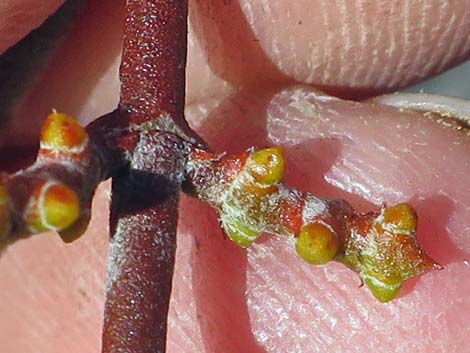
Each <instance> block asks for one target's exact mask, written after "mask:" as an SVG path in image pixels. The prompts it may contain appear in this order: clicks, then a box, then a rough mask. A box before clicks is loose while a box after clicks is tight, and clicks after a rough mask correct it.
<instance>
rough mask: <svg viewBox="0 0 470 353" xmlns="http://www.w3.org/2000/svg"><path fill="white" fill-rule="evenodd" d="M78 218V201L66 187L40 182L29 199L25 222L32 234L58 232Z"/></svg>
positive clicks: (73, 193)
mask: <svg viewBox="0 0 470 353" xmlns="http://www.w3.org/2000/svg"><path fill="white" fill-rule="evenodd" d="M79 216H80V200H79V199H78V196H77V194H76V193H75V191H73V190H72V189H70V188H69V187H68V186H66V185H63V184H59V183H53V182H41V183H39V184H38V185H37V187H36V189H35V190H34V192H33V195H32V197H31V199H30V206H29V209H28V210H27V215H26V222H27V224H28V228H29V229H30V231H32V232H33V233H39V232H42V231H48V230H54V231H59V230H62V229H65V228H67V227H69V226H71V225H72V224H73V223H74V222H75V221H76V220H77V219H78V218H79Z"/></svg>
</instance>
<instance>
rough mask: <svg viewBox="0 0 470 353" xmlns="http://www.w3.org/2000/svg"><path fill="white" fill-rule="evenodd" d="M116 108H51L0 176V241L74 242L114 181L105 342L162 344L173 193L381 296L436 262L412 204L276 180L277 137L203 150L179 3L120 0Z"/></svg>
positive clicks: (136, 349) (245, 242) (154, 347)
mask: <svg viewBox="0 0 470 353" xmlns="http://www.w3.org/2000/svg"><path fill="white" fill-rule="evenodd" d="M126 9H127V17H126V24H125V38H124V50H123V55H122V64H121V69H120V78H121V83H122V87H121V99H120V103H119V106H118V107H117V109H116V110H115V111H114V112H111V113H109V114H107V115H105V116H103V117H101V118H99V119H97V120H95V121H94V122H93V123H91V124H90V125H88V126H87V127H86V129H84V128H82V127H80V126H79V125H78V124H77V123H76V122H75V121H74V120H73V119H72V118H71V117H69V116H67V115H65V114H61V113H57V112H53V113H52V114H51V115H50V116H49V118H48V119H47V121H46V124H45V126H44V128H43V131H42V134H41V149H40V151H39V154H38V158H37V160H36V162H35V163H34V164H33V165H32V166H31V167H29V168H28V169H26V170H24V171H20V172H18V173H16V174H14V175H3V176H2V177H1V180H0V245H6V244H9V243H12V242H13V241H15V240H16V239H19V238H24V237H27V236H30V235H32V234H35V233H40V232H43V231H47V230H54V231H57V232H59V234H60V235H61V237H62V238H63V239H64V241H66V242H69V241H73V240H74V239H76V238H77V237H79V236H80V235H81V234H82V233H83V231H84V230H85V228H86V225H87V223H88V220H89V216H90V209H89V207H90V202H91V197H92V194H93V192H94V190H95V188H96V186H97V184H98V183H99V182H100V181H101V180H105V179H107V178H109V177H112V178H113V183H112V200H111V219H110V225H111V227H110V229H111V243H110V257H109V271H108V283H107V291H106V303H105V313H104V327H103V346H102V352H103V353H111V352H113V353H114V352H126V353H156V352H165V350H166V348H165V346H166V327H167V314H168V305H169V298H170V293H171V282H172V275H173V265H174V260H175V247H176V225H177V215H178V197H179V194H180V192H181V191H182V190H183V191H185V192H187V193H188V194H190V195H192V196H194V197H197V198H198V199H200V200H202V201H204V202H207V203H209V204H210V205H211V206H213V207H215V208H216V209H217V210H218V211H219V212H220V220H221V225H222V227H223V228H224V230H225V232H226V233H227V235H228V237H229V238H230V239H231V240H233V241H234V242H236V243H237V244H239V245H240V246H242V247H247V246H249V245H250V244H251V243H252V242H253V241H255V240H256V238H257V237H258V236H259V235H260V234H261V233H262V232H270V233H272V234H277V235H281V236H290V237H291V239H292V244H293V246H294V247H295V250H296V251H297V253H298V254H299V256H300V257H301V258H303V259H304V260H306V261H308V262H310V263H312V264H315V265H320V264H324V263H326V262H328V261H330V260H336V261H340V262H342V263H344V264H345V265H346V266H348V267H350V268H351V269H352V270H354V271H356V272H358V274H359V276H360V277H361V279H362V280H363V281H364V283H365V284H366V285H367V286H368V287H369V288H370V289H371V291H372V293H373V294H374V295H375V296H376V297H377V298H378V299H379V300H381V301H388V300H391V299H393V298H394V297H395V296H396V295H397V293H398V291H399V289H400V287H401V285H402V283H403V281H404V280H406V279H408V278H410V277H412V276H414V275H416V274H419V273H421V272H423V271H426V270H428V269H432V268H440V266H439V265H438V264H436V263H435V262H434V261H433V260H432V259H430V258H429V257H428V256H427V255H426V254H425V253H424V251H423V250H422V249H421V247H420V245H419V244H418V242H417V240H416V237H415V233H416V227H417V215H416V213H415V212H414V210H413V209H412V208H411V206H409V205H407V204H399V205H395V206H392V207H388V208H387V207H385V206H382V207H381V208H378V209H377V210H374V211H371V212H368V213H365V214H362V213H358V212H356V211H355V210H354V209H353V208H352V207H351V206H350V205H349V204H348V203H347V202H346V201H343V200H326V199H321V198H319V197H317V196H315V195H312V194H310V193H306V192H301V191H298V190H296V189H294V188H291V187H289V186H288V185H286V184H284V183H283V175H284V169H285V161H284V157H283V152H282V148H281V147H270V148H265V149H257V150H255V149H250V150H248V151H245V152H242V153H239V154H225V153H224V154H218V155H217V154H213V153H211V152H209V151H208V148H207V147H206V146H205V145H204V143H203V142H201V140H200V139H199V138H198V137H197V135H196V134H195V133H194V132H193V131H191V129H190V128H189V126H188V124H187V123H186V121H185V119H184V90H185V63H186V49H187V42H186V40H187V39H186V31H187V24H186V20H187V13H188V9H187V1H186V0H181V1H178V0H146V1H144V0H140V1H138V0H128V1H127V5H126Z"/></svg>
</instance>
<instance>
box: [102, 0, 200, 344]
mask: <svg viewBox="0 0 470 353" xmlns="http://www.w3.org/2000/svg"><path fill="white" fill-rule="evenodd" d="M187 6H188V5H187V1H186V0H147V1H144V0H128V1H127V5H126V9H127V17H126V23H125V38H124V49H123V56H122V63H121V68H120V78H121V83H122V86H121V99H120V104H119V109H118V111H117V112H115V113H114V114H112V115H110V116H108V117H107V119H106V121H105V124H104V125H105V130H107V132H106V142H105V143H106V144H107V145H108V147H109V148H110V149H111V150H114V149H116V148H117V150H118V151H121V157H123V158H124V159H126V160H127V162H128V166H127V167H126V168H124V169H123V170H122V172H121V173H120V174H119V175H117V176H116V175H114V177H113V187H112V195H113V197H112V205H111V234H112V239H111V244H110V257H109V274H108V286H107V297H106V304H105V320H104V328H103V348H102V352H103V353H121V352H122V353H124V352H125V353H157V352H158V353H162V352H165V350H166V348H165V346H166V326H167V314H168V305H169V299H170V293H171V282H172V275H173V264H174V255H175V247H176V224H177V214H178V209H177V202H178V195H179V192H180V188H181V183H182V180H183V171H184V165H185V163H186V156H187V153H188V152H187V151H186V144H185V142H184V141H183V140H182V139H181V138H180V137H178V136H177V135H180V136H188V135H192V132H191V130H190V129H189V127H188V125H187V123H186V121H185V119H184V99H185V66H186V50H187V38H186V37H187V23H186V21H187V11H188V8H187ZM106 125H107V127H108V128H106ZM166 131H171V132H174V133H176V134H173V133H167V132H166ZM122 152H124V153H122ZM111 154H112V153H111ZM111 154H110V155H111Z"/></svg>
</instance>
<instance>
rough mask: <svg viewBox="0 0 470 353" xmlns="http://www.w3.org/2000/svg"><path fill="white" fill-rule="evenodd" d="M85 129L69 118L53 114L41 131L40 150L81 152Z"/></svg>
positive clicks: (85, 138) (83, 146)
mask: <svg viewBox="0 0 470 353" xmlns="http://www.w3.org/2000/svg"><path fill="white" fill-rule="evenodd" d="M86 142H87V135H86V131H85V129H84V128H83V127H82V126H81V125H80V124H78V123H77V121H76V120H75V119H74V118H72V117H71V116H69V115H67V114H63V113H56V112H53V113H52V114H50V115H49V116H48V117H47V120H46V122H45V123H44V125H43V127H42V130H41V148H43V149H50V150H58V151H63V152H81V150H82V149H84V148H85V146H86Z"/></svg>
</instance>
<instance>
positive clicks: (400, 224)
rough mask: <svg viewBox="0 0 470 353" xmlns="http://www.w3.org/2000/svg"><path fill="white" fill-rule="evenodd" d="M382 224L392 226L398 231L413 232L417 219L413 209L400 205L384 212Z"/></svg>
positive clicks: (405, 204) (407, 205) (406, 205)
mask: <svg viewBox="0 0 470 353" xmlns="http://www.w3.org/2000/svg"><path fill="white" fill-rule="evenodd" d="M384 222H385V223H388V224H391V225H393V226H394V227H395V228H397V230H398V231H402V232H403V231H405V232H414V231H416V226H417V223H418V218H417V216H416V212H415V210H414V209H413V207H411V206H410V205H409V204H407V203H400V204H397V205H395V206H392V207H389V208H387V209H386V210H385V212H384Z"/></svg>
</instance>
